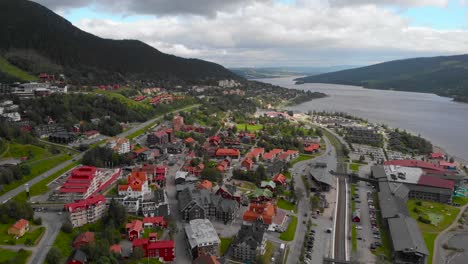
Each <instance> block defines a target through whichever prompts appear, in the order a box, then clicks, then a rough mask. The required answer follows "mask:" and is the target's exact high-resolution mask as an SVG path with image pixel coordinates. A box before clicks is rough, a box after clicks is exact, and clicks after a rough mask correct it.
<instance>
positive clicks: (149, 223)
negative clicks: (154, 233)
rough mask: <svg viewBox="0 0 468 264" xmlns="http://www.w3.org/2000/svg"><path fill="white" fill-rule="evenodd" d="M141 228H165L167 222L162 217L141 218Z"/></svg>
mask: <svg viewBox="0 0 468 264" xmlns="http://www.w3.org/2000/svg"><path fill="white" fill-rule="evenodd" d="M143 227H144V228H154V227H162V228H166V227H167V222H166V221H165V220H164V217H163V216H153V217H145V218H143Z"/></svg>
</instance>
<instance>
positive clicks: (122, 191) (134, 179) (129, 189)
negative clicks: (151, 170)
mask: <svg viewBox="0 0 468 264" xmlns="http://www.w3.org/2000/svg"><path fill="white" fill-rule="evenodd" d="M118 191H119V195H120V196H129V197H133V198H138V197H142V196H143V195H144V194H147V193H150V192H151V190H150V188H149V185H148V178H147V176H146V172H144V171H132V173H131V174H130V175H128V177H127V184H121V185H119V186H118Z"/></svg>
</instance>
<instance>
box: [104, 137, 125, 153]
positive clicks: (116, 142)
mask: <svg viewBox="0 0 468 264" xmlns="http://www.w3.org/2000/svg"><path fill="white" fill-rule="evenodd" d="M107 147H108V148H110V149H112V150H113V151H114V152H116V153H118V154H125V153H129V152H130V140H128V139H126V138H119V137H112V138H110V139H109V141H107Z"/></svg>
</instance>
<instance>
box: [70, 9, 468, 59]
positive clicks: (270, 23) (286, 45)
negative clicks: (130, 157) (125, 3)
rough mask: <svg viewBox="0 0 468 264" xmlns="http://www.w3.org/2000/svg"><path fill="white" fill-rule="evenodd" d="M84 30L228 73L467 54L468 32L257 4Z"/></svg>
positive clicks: (85, 23) (98, 23)
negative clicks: (191, 59) (135, 41)
mask: <svg viewBox="0 0 468 264" xmlns="http://www.w3.org/2000/svg"><path fill="white" fill-rule="evenodd" d="M76 25H77V26H78V27H80V28H81V29H83V30H86V31H89V32H91V33H94V34H96V35H99V36H101V37H106V38H116V39H128V38H132V39H139V40H142V41H144V42H146V43H148V44H150V45H152V46H154V47H155V48H157V49H159V50H161V51H163V52H167V53H173V54H175V55H179V56H184V57H198V58H202V59H207V60H211V61H215V62H218V63H221V64H223V65H227V66H264V65H335V64H368V63H375V62H381V61H385V60H391V59H398V58H404V57H416V56H428V55H441V54H454V53H463V52H464V51H466V47H467V46H468V32H467V31H462V30H434V29H432V28H426V27H412V26H410V21H409V20H408V19H406V18H403V17H401V16H399V15H398V14H397V13H395V12H392V11H391V10H388V9H385V8H380V7H378V6H375V5H358V6H352V7H349V6H343V7H330V6H328V5H326V4H324V3H323V2H322V3H320V2H316V3H315V4H314V3H310V2H309V3H308V6H307V8H302V7H301V6H300V5H299V4H298V5H284V4H278V3H272V2H256V3H251V4H250V5H247V6H243V7H242V8H239V9H237V10H236V11H234V12H232V11H231V12H227V11H223V12H218V13H217V16H216V18H210V17H203V16H190V17H180V16H165V17H155V18H150V19H147V18H144V19H140V20H137V21H131V22H119V21H112V20H102V19H84V20H81V21H79V22H78V23H76Z"/></svg>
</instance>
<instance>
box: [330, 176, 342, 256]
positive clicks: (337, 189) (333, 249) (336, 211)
mask: <svg viewBox="0 0 468 264" xmlns="http://www.w3.org/2000/svg"><path fill="white" fill-rule="evenodd" d="M339 190H340V184H339V182H338V177H336V200H335V216H334V218H333V230H332V253H331V258H332V259H334V258H335V235H336V234H335V230H336V216H337V214H338V194H339Z"/></svg>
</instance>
